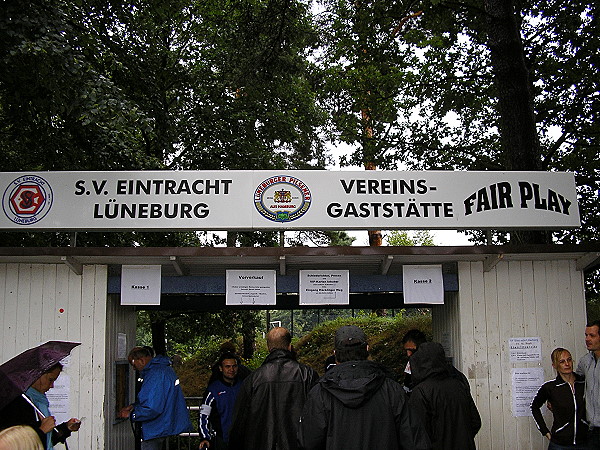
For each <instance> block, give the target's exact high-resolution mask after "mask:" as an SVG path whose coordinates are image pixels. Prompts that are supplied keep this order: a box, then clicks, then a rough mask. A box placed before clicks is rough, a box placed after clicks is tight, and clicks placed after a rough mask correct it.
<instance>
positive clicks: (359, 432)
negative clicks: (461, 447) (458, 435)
mask: <svg viewBox="0 0 600 450" xmlns="http://www.w3.org/2000/svg"><path fill="white" fill-rule="evenodd" d="M415 435H416V438H415ZM298 439H299V442H300V447H301V448H302V449H305V450H317V449H327V450H329V449H331V450H334V449H335V450H337V449H342V448H343V449H356V450H358V449H365V448H373V449H386V450H399V449H421V448H430V447H429V442H428V440H427V438H426V436H425V435H424V434H423V433H422V432H421V433H419V427H416V426H414V424H413V426H411V420H410V417H409V411H408V405H407V403H406V395H405V393H404V390H403V389H402V386H401V385H400V384H399V383H397V382H396V381H393V380H392V379H391V378H389V377H387V376H386V369H385V368H384V367H383V366H381V365H380V364H378V363H375V362H373V361H366V360H365V361H348V362H344V363H341V364H337V365H336V366H334V367H332V368H331V369H330V370H329V371H327V373H326V374H325V375H324V376H323V377H322V378H321V379H320V380H319V383H318V384H317V386H315V387H314V388H313V389H312V390H311V391H310V394H309V397H308V400H307V402H306V404H305V406H304V410H303V413H302V417H301V420H300V429H299V434H298ZM417 441H418V442H417Z"/></svg>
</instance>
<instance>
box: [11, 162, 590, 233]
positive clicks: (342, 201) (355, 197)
mask: <svg viewBox="0 0 600 450" xmlns="http://www.w3.org/2000/svg"><path fill="white" fill-rule="evenodd" d="M0 194H1V195H2V209H3V211H2V212H0V230H12V231H14V230H22V231H29V230H63V231H80V230H81V231H94V230H109V231H128V230H137V231H143V230H167V231H174V230H252V229H259V230H260V229H264V230H269V229H279V230H285V229H290V230H293V229H296V230H311V229H317V230H323V229H334V230H352V229H361V230H364V229H379V230H392V229H485V228H492V229H512V228H555V229H556V228H558V229H564V228H575V227H578V226H580V220H579V210H578V206H577V195H576V190H575V178H574V176H573V174H571V173H565V172H487V171H486V172H459V171H431V172H426V171H419V172H417V171H415V172H396V171H372V170H368V171H356V172H351V171H320V170H313V171H277V172H274V171H214V172H209V171H176V172H170V171H143V172H141V171H140V172H134V171H127V172H39V173H11V172H2V173H0Z"/></svg>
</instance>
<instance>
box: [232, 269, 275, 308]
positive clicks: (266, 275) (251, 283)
mask: <svg viewBox="0 0 600 450" xmlns="http://www.w3.org/2000/svg"><path fill="white" fill-rule="evenodd" d="M225 284H226V285H227V290H226V294H225V304H227V305H275V304H276V303H277V300H276V289H275V288H276V277H275V271H274V270H228V271H227V275H226V277H225Z"/></svg>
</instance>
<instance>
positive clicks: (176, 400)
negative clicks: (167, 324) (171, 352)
mask: <svg viewBox="0 0 600 450" xmlns="http://www.w3.org/2000/svg"><path fill="white" fill-rule="evenodd" d="M128 359H129V363H130V364H131V365H132V366H133V367H134V368H135V370H137V371H138V372H139V373H140V377H141V379H142V387H141V388H140V392H139V393H138V398H137V400H136V402H135V403H133V404H132V405H129V406H126V407H124V408H123V409H121V411H120V412H119V417H121V418H127V417H131V420H133V421H134V422H140V423H141V424H142V445H141V449H142V450H160V449H162V445H163V443H164V442H165V441H166V440H167V438H168V437H169V436H176V435H178V434H180V433H184V432H186V431H190V430H191V429H192V423H191V422H190V416H189V414H188V410H187V406H186V404H185V398H184V397H183V392H182V391H181V386H180V385H179V379H178V378H177V375H175V371H174V370H173V369H172V368H171V361H170V360H169V358H167V357H165V356H162V355H157V356H155V357H152V354H151V353H150V352H149V351H148V349H146V348H144V347H134V348H133V349H132V350H131V351H130V352H129V357H128Z"/></svg>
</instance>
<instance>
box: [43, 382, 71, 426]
mask: <svg viewBox="0 0 600 450" xmlns="http://www.w3.org/2000/svg"><path fill="white" fill-rule="evenodd" d="M70 386H71V377H69V375H68V374H66V373H65V372H64V371H63V372H61V374H60V377H58V378H57V379H56V381H55V382H54V387H53V388H51V389H50V390H49V391H48V392H46V397H48V402H49V403H50V411H52V415H53V416H54V418H55V420H56V423H63V422H66V421H67V420H69V419H70V418H71V417H72V416H71V415H70V413H69V389H70Z"/></svg>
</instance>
